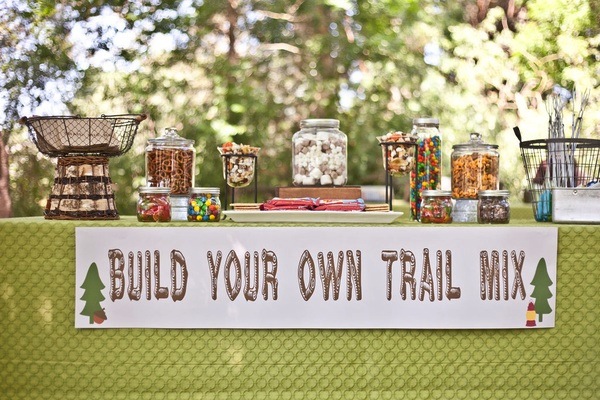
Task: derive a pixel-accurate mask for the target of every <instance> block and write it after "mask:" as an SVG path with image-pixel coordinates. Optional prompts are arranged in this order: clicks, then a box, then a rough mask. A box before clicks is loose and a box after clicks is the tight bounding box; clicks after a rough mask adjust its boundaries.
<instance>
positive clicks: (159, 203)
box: [137, 186, 171, 222]
mask: <svg viewBox="0 0 600 400" xmlns="http://www.w3.org/2000/svg"><path fill="white" fill-rule="evenodd" d="M170 192H171V190H170V189H169V188H168V187H148V186H142V187H140V188H138V193H139V197H138V202H137V219H138V221H140V222H169V221H171V201H170Z"/></svg>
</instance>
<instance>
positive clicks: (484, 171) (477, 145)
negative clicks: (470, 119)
mask: <svg viewBox="0 0 600 400" xmlns="http://www.w3.org/2000/svg"><path fill="white" fill-rule="evenodd" d="M451 166H452V198H453V199H455V200H477V194H478V193H479V191H480V190H498V189H499V186H500V180H499V177H498V173H499V169H500V155H499V153H498V145H495V144H487V143H483V140H482V139H481V134H479V133H471V135H470V140H469V142H467V143H464V144H457V145H454V146H452V158H451Z"/></svg>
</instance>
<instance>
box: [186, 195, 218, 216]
mask: <svg viewBox="0 0 600 400" xmlns="http://www.w3.org/2000/svg"><path fill="white" fill-rule="evenodd" d="M220 192H221V191H220V189H219V188H209V187H197V188H192V190H191V192H190V199H189V203H188V213H187V218H188V221H191V222H218V221H219V220H220V219H221V200H220V198H219V194H220Z"/></svg>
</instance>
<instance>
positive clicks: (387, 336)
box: [0, 217, 600, 400]
mask: <svg viewBox="0 0 600 400" xmlns="http://www.w3.org/2000/svg"><path fill="white" fill-rule="evenodd" d="M399 223H400V224H402V225H407V224H410V226H414V227H415V229H418V226H420V225H418V224H416V223H409V222H407V221H406V220H403V221H401V222H399ZM232 224H233V223H232V222H227V221H226V222H221V223H219V224H206V225H204V226H206V228H207V229H219V227H221V226H231V225H232ZM511 224H514V225H534V224H536V223H535V222H533V220H531V219H528V218H524V219H514V218H513V221H512V222H511ZM170 225H173V226H178V225H186V223H173V224H170ZM76 226H147V225H143V224H141V223H138V222H137V221H135V219H134V218H132V217H123V218H122V219H121V220H119V221H76V222H71V221H50V220H44V219H42V218H15V219H5V220H0V398H2V399H4V398H6V399H61V400H65V399H158V398H169V399H228V400H229V399H248V398H255V399H278V400H279V399H308V398H323V399H341V398H352V399H528V400H529V399H551V398H552V399H553V398H557V399H577V400H582V399H598V398H600V361H599V360H600V352H599V350H600V319H599V318H598V309H599V308H600V290H599V289H598V285H599V284H600V265H599V264H600V263H599V262H598V253H599V248H600V226H590V225H579V226H578V225H560V226H559V244H558V247H559V254H558V267H557V269H558V271H557V280H558V282H557V299H556V327H555V328H552V329H535V330H525V329H521V330H176V329H175V330H168V329H106V330H105V329H101V330H94V329H83V330H78V329H75V328H74V315H75V309H74V302H75V298H74V297H75V296H74V293H75V236H74V233H75V227H76Z"/></svg>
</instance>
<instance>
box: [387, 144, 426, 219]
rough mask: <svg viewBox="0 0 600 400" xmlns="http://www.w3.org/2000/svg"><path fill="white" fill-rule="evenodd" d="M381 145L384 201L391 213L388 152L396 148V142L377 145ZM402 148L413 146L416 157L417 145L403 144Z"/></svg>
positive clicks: (392, 185)
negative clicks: (383, 168)
mask: <svg viewBox="0 0 600 400" xmlns="http://www.w3.org/2000/svg"><path fill="white" fill-rule="evenodd" d="M379 144H380V145H381V147H382V148H383V162H384V166H385V201H386V203H387V204H388V207H389V208H390V211H392V201H393V199H394V179H393V178H394V176H393V175H392V174H391V173H390V169H389V156H388V154H389V152H390V151H391V148H392V146H393V147H397V146H398V142H381V143H379ZM403 145H404V146H413V147H414V148H415V151H414V154H415V157H416V154H417V143H416V142H415V143H408V142H407V143H403ZM416 161H417V160H415V167H414V170H415V172H416V169H417V162H416ZM407 173H408V174H410V171H407Z"/></svg>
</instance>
